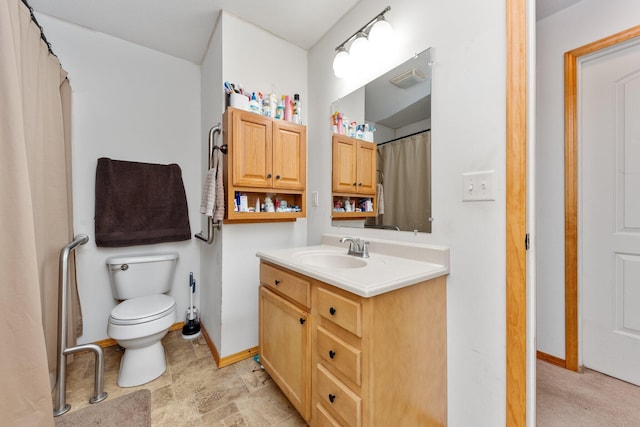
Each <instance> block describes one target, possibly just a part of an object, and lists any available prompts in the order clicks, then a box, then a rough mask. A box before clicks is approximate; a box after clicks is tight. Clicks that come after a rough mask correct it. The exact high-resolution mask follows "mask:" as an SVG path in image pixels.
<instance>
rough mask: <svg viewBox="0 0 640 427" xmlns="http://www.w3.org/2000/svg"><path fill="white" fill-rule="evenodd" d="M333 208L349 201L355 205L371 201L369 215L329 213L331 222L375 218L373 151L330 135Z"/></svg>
mask: <svg viewBox="0 0 640 427" xmlns="http://www.w3.org/2000/svg"><path fill="white" fill-rule="evenodd" d="M332 153H333V162H332V191H333V205H335V201H336V200H338V199H344V198H346V197H349V198H350V199H353V201H355V203H356V206H357V203H358V200H360V199H362V198H368V199H371V200H372V203H373V205H374V209H373V211H372V212H333V217H334V219H340V218H354V217H366V216H375V215H376V213H375V211H376V209H375V205H376V189H377V188H376V185H377V176H376V164H377V147H376V144H374V143H372V142H367V141H363V140H361V139H356V138H350V137H348V136H346V135H339V134H334V135H333V138H332Z"/></svg>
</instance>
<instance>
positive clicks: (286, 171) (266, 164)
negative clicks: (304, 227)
mask: <svg viewBox="0 0 640 427" xmlns="http://www.w3.org/2000/svg"><path fill="white" fill-rule="evenodd" d="M223 120H224V132H223V135H224V143H225V144H227V147H228V148H227V149H228V152H227V155H226V156H225V162H224V183H225V203H226V215H225V222H260V221H278V220H284V221H293V220H295V219H296V218H301V217H304V216H305V215H306V213H305V212H306V206H305V205H306V197H305V187H306V179H307V176H306V148H307V130H306V127H305V126H302V125H297V124H294V123H290V122H285V121H282V120H274V119H271V118H268V117H264V116H261V115H259V114H255V113H252V112H248V111H244V110H238V109H235V108H227V110H226V112H225V114H224V117H223ZM236 192H240V193H242V194H246V195H247V197H248V206H249V207H251V208H253V207H255V203H256V200H257V199H260V202H261V203H263V202H264V199H265V197H266V196H267V195H270V194H275V195H277V197H278V198H279V199H280V200H285V201H286V202H287V205H288V206H290V207H291V206H299V207H300V209H301V211H300V212H235V211H234V198H235V194H236Z"/></svg>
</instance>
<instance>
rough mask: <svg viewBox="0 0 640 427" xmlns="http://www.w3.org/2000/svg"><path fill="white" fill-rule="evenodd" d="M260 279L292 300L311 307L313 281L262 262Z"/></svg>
mask: <svg viewBox="0 0 640 427" xmlns="http://www.w3.org/2000/svg"><path fill="white" fill-rule="evenodd" d="M260 281H261V282H262V283H263V284H264V285H265V286H266V287H268V288H270V289H273V290H274V291H276V292H278V293H279V294H281V295H284V296H285V297H287V298H289V299H291V300H292V301H295V302H297V303H299V304H302V305H303V306H305V307H307V308H309V307H311V283H310V282H309V281H308V280H304V279H303V278H301V277H298V276H295V275H293V274H290V273H287V272H286V271H283V270H280V269H278V268H275V267H272V266H270V265H268V264H265V263H260Z"/></svg>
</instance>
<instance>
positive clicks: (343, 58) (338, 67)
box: [333, 46, 351, 79]
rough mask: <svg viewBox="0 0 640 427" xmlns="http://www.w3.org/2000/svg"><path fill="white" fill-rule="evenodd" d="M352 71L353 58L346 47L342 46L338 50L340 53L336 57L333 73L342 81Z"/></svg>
mask: <svg viewBox="0 0 640 427" xmlns="http://www.w3.org/2000/svg"><path fill="white" fill-rule="evenodd" d="M350 69H351V57H350V56H349V53H348V52H347V50H346V49H345V48H344V46H341V47H340V49H338V53H336V57H335V58H333V73H334V74H335V75H336V77H338V78H339V79H341V78H343V77H346V76H347V75H348V74H349V71H350Z"/></svg>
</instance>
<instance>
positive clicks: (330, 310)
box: [329, 307, 336, 316]
mask: <svg viewBox="0 0 640 427" xmlns="http://www.w3.org/2000/svg"><path fill="white" fill-rule="evenodd" d="M329 314H330V315H332V316H333V315H334V314H336V309H335V308H333V307H329Z"/></svg>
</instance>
